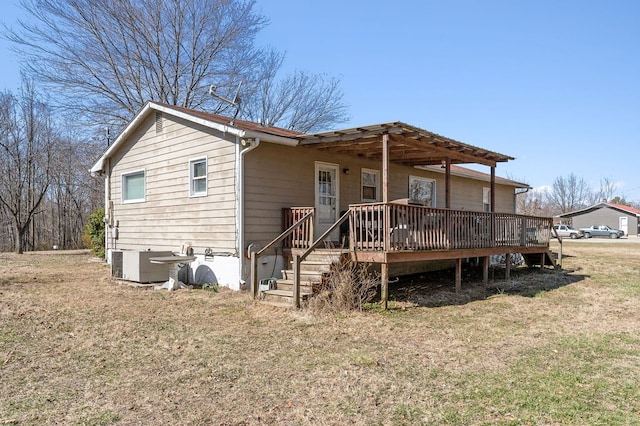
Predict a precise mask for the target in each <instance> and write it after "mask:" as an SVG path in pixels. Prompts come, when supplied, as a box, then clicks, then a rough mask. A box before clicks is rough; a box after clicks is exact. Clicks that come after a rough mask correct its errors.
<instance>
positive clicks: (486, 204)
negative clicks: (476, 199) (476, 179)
mask: <svg viewBox="0 0 640 426" xmlns="http://www.w3.org/2000/svg"><path fill="white" fill-rule="evenodd" d="M482 211H483V212H487V213H489V212H491V188H489V187H486V186H483V187H482Z"/></svg>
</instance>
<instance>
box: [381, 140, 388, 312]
mask: <svg viewBox="0 0 640 426" xmlns="http://www.w3.org/2000/svg"><path fill="white" fill-rule="evenodd" d="M382 202H383V203H385V208H384V226H385V229H386V228H389V225H388V224H389V223H390V222H389V219H390V218H389V209H388V206H387V205H386V204H387V203H388V202H389V134H388V133H386V132H385V133H383V134H382ZM384 247H385V250H388V248H389V235H385V236H384ZM381 272H382V273H381V276H380V281H381V282H380V287H381V288H380V299H381V302H382V307H383V309H384V310H385V311H386V310H387V302H388V300H389V264H388V263H387V262H384V263H383V264H382V266H381Z"/></svg>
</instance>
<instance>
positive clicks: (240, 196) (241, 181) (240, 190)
mask: <svg viewBox="0 0 640 426" xmlns="http://www.w3.org/2000/svg"><path fill="white" fill-rule="evenodd" d="M242 141H245V142H244V143H243V142H242ZM236 142H237V143H236V147H237V149H238V150H239V155H237V156H236V158H237V159H238V165H237V169H238V182H237V185H238V188H237V191H238V202H237V206H238V210H237V212H236V216H237V221H238V246H239V247H238V256H239V258H240V266H239V268H240V270H239V271H238V272H239V273H238V276H239V277H240V289H242V288H243V287H244V286H245V284H246V282H245V280H244V279H243V278H242V274H243V272H244V266H245V262H246V258H245V253H244V250H245V249H244V246H245V238H244V156H245V155H246V154H247V153H248V152H249V151H253V150H254V149H256V148H257V147H258V145H260V139H259V138H255V139H254V141H253V142H251V143H249V142H248V141H246V139H242V138H240V137H238V136H236ZM245 144H249V146H248V147H247V148H245V149H242V147H243V146H244V145H245Z"/></svg>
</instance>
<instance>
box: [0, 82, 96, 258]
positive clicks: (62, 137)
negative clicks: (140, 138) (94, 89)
mask: <svg viewBox="0 0 640 426" xmlns="http://www.w3.org/2000/svg"><path fill="white" fill-rule="evenodd" d="M99 152H100V151H99V149H98V147H97V146H96V144H95V143H91V142H87V141H85V140H81V139H78V138H77V137H74V136H73V135H71V134H69V133H67V132H65V131H64V129H63V128H62V126H61V125H60V124H58V123H57V122H56V119H55V116H54V114H53V112H52V109H51V108H50V107H49V106H48V105H47V104H46V103H44V102H43V101H41V100H40V99H39V98H38V96H37V95H36V90H35V85H34V84H33V83H32V82H29V81H27V80H25V81H24V82H23V85H22V88H21V89H20V91H19V92H18V93H17V94H13V93H11V92H4V93H0V175H1V176H2V179H1V180H0V230H1V232H0V251H10V250H13V251H15V252H17V253H22V252H23V251H25V250H28V251H31V250H42V249H52V248H54V247H55V248H60V249H77V248H82V247H84V243H83V241H82V234H83V232H82V230H83V226H84V224H85V222H86V220H87V217H88V216H89V214H90V213H91V212H92V211H93V210H94V209H96V208H97V207H99V206H100V205H102V204H103V199H102V182H101V181H100V180H98V179H94V178H91V176H90V175H89V174H88V170H89V168H90V167H91V164H92V161H94V160H95V158H96V153H99Z"/></svg>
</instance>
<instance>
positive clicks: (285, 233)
mask: <svg viewBox="0 0 640 426" xmlns="http://www.w3.org/2000/svg"><path fill="white" fill-rule="evenodd" d="M311 216H313V212H312V211H311V212H309V213H307V214H305V215H304V216H302V217H301V218H300V220H299V221H297V222H296V223H294V224H293V225H291V226H290V227H289V228H287V229H286V230H285V231H283V232H282V233H281V234H280V235H278V236H277V237H276V238H275V239H274V240H273V241H271V242H270V243H269V244H267V245H266V246H264V247H263V248H262V249H260V251H258V252H257V253H256V255H257V256H258V257H260V256H262V254H263V253H264V252H266V251H267V250H268V249H270V248H271V247H273V246H274V245H276V244H278V243H279V242H281V241H282V240H284V239H285V238H287V237H288V236H289V235H291V234H292V233H293V231H295V230H296V229H297V228H299V227H300V226H302V225H303V224H304V222H305V221H306V220H307V219H308V218H309V217H311Z"/></svg>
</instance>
